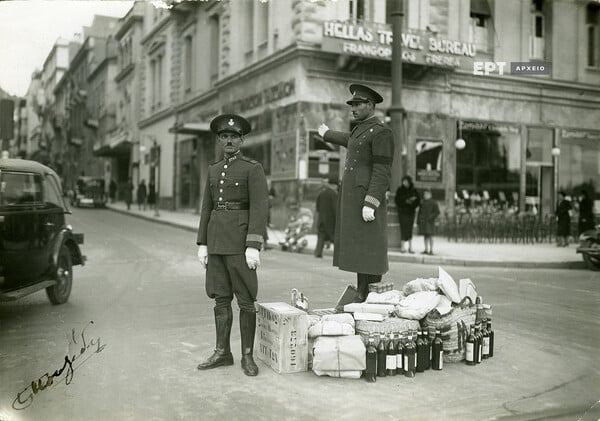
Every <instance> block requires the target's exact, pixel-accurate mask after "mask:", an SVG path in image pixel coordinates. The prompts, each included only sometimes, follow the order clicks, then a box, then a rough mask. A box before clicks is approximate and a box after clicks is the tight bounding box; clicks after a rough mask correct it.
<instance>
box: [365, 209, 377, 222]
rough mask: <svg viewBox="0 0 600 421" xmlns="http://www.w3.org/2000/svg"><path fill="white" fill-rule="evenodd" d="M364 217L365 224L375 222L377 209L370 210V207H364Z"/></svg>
mask: <svg viewBox="0 0 600 421" xmlns="http://www.w3.org/2000/svg"><path fill="white" fill-rule="evenodd" d="M362 217H363V219H364V221H365V222H369V221H374V220H375V209H373V208H370V207H368V206H363V208H362Z"/></svg>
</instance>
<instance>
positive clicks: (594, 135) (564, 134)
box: [560, 129, 600, 140]
mask: <svg viewBox="0 0 600 421" xmlns="http://www.w3.org/2000/svg"><path fill="white" fill-rule="evenodd" d="M560 136H561V138H563V139H588V140H600V132H591V131H585V130H567V129H562V130H561V131H560Z"/></svg>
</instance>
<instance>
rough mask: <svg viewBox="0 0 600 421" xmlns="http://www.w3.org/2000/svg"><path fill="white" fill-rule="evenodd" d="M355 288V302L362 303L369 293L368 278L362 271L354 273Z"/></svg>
mask: <svg viewBox="0 0 600 421" xmlns="http://www.w3.org/2000/svg"><path fill="white" fill-rule="evenodd" d="M356 289H357V291H358V297H357V298H356V302H357V303H364V302H365V300H366V299H367V295H369V280H368V279H367V275H365V274H362V273H357V274H356Z"/></svg>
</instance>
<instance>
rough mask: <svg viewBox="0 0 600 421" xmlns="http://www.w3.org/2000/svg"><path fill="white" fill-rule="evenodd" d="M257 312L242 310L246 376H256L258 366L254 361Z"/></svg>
mask: <svg viewBox="0 0 600 421" xmlns="http://www.w3.org/2000/svg"><path fill="white" fill-rule="evenodd" d="M255 332H256V313H255V312H249V311H243V310H240V334H241V337H242V369H243V370H244V374H245V375H246V376H256V375H257V374H258V367H257V366H256V363H255V362H254V357H253V355H252V354H253V352H254V333H255Z"/></svg>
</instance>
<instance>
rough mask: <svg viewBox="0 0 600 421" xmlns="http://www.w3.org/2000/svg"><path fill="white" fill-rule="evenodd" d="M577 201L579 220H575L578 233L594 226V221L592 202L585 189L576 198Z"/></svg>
mask: <svg viewBox="0 0 600 421" xmlns="http://www.w3.org/2000/svg"><path fill="white" fill-rule="evenodd" d="M578 202H579V220H578V221H577V222H578V223H577V230H578V234H579V235H581V233H582V232H584V231H587V230H592V229H594V228H595V227H596V224H595V221H594V203H593V202H592V199H591V198H590V196H589V194H588V192H587V190H585V189H584V190H582V191H581V193H580V194H579V198H578Z"/></svg>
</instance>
